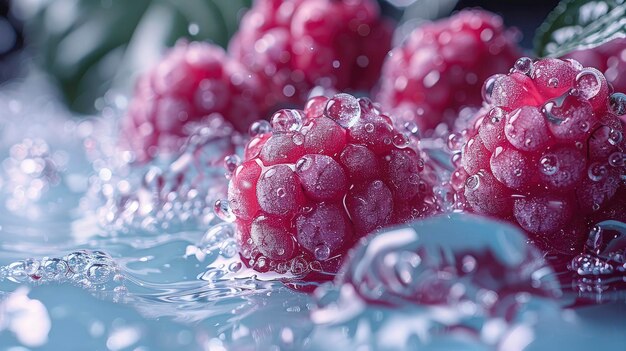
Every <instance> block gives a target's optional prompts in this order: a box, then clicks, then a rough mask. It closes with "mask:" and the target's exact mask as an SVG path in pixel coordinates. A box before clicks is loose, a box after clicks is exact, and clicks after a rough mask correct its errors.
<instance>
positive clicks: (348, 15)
mask: <svg viewBox="0 0 626 351" xmlns="http://www.w3.org/2000/svg"><path fill="white" fill-rule="evenodd" d="M392 31H393V26H392V25H391V24H390V23H388V22H387V21H386V20H384V19H382V18H381V17H380V13H379V8H378V5H377V4H376V2H375V1H373V0H350V1H347V0H346V1H339V0H308V1H303V0H287V1H283V0H257V1H255V3H254V5H253V6H252V9H251V10H250V11H249V12H248V13H246V15H245V16H244V17H243V19H242V21H241V25H240V29H239V31H238V32H237V33H236V34H235V36H234V37H233V38H232V40H231V42H230V45H229V52H231V53H232V55H233V56H234V57H236V58H238V59H239V60H240V61H241V62H242V63H244V64H245V65H246V66H247V67H250V68H251V69H252V70H253V71H255V72H258V73H259V76H262V77H265V79H266V80H267V84H268V88H269V92H270V94H268V95H267V97H266V102H267V103H268V105H274V104H281V103H283V104H284V103H285V102H291V103H295V104H303V103H304V102H305V101H306V98H307V95H308V92H309V90H310V89H311V88H313V87H314V86H316V85H318V86H322V87H325V88H334V89H338V90H369V89H371V88H372V86H373V85H374V84H375V83H376V81H377V80H378V76H379V75H380V68H381V66H382V62H383V60H384V58H385V55H386V54H387V51H388V50H389V49H390V47H391V35H392Z"/></svg>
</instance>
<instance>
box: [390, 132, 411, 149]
mask: <svg viewBox="0 0 626 351" xmlns="http://www.w3.org/2000/svg"><path fill="white" fill-rule="evenodd" d="M393 145H395V146H396V147H397V148H399V149H404V148H405V147H407V146H409V138H408V137H407V136H406V135H404V134H401V133H398V134H396V135H394V136H393Z"/></svg>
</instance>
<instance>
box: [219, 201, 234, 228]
mask: <svg viewBox="0 0 626 351" xmlns="http://www.w3.org/2000/svg"><path fill="white" fill-rule="evenodd" d="M213 211H214V212H215V214H216V215H217V216H218V217H219V218H220V219H221V220H223V221H225V222H229V223H232V222H234V221H235V219H237V218H236V217H235V214H234V213H233V212H232V211H231V209H230V205H229V203H228V200H223V199H222V200H217V201H215V204H214V205H213Z"/></svg>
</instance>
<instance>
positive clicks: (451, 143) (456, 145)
mask: <svg viewBox="0 0 626 351" xmlns="http://www.w3.org/2000/svg"><path fill="white" fill-rule="evenodd" d="M462 140H463V138H462V137H461V134H459V133H451V134H450V135H448V143H447V145H448V149H449V150H450V151H459V150H461V147H463V142H462Z"/></svg>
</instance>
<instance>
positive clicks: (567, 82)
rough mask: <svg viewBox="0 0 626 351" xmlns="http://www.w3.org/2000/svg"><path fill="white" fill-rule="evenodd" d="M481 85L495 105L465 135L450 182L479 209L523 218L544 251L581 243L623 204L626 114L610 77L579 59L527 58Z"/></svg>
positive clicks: (565, 249)
mask: <svg viewBox="0 0 626 351" xmlns="http://www.w3.org/2000/svg"><path fill="white" fill-rule="evenodd" d="M483 90H484V91H486V92H488V93H487V94H486V96H485V100H486V101H485V102H486V103H487V105H488V106H487V108H486V109H483V110H481V112H480V114H479V117H478V118H477V120H476V121H475V123H474V126H475V127H472V128H470V129H469V130H466V131H465V132H464V133H465V134H466V137H467V140H468V141H467V142H466V143H465V144H464V145H463V148H462V150H461V154H462V156H461V160H460V162H459V163H460V167H459V169H457V172H455V173H454V175H453V177H454V179H453V181H452V182H453V184H452V185H453V186H455V187H456V188H457V189H458V190H459V192H460V194H459V196H460V197H461V198H462V199H464V201H465V203H466V205H467V206H468V207H469V209H470V210H471V211H474V212H477V213H480V214H484V215H489V216H493V217H498V218H501V219H506V220H510V221H512V222H514V223H517V224H518V225H519V226H520V227H522V228H523V229H524V230H526V231H527V232H528V233H529V234H530V236H531V238H532V239H533V240H535V241H537V242H538V243H539V244H541V245H544V248H547V249H551V250H554V251H556V252H561V253H571V250H573V249H580V248H581V245H582V243H583V242H584V240H585V239H586V237H587V234H586V233H587V232H588V229H590V228H591V227H592V226H593V225H594V224H595V223H596V222H597V221H598V220H602V219H610V218H609V217H606V216H605V215H603V214H606V213H609V212H608V211H607V208H609V207H611V208H617V207H615V206H614V205H613V204H614V203H615V202H616V201H618V202H619V201H621V202H623V199H619V198H618V197H617V195H616V194H617V192H618V190H619V188H620V187H621V188H625V186H624V185H623V184H622V180H621V179H622V177H623V176H624V174H625V170H626V169H625V168H624V157H625V155H626V154H625V151H626V143H625V142H624V140H623V137H622V133H623V125H622V123H621V122H620V119H619V116H618V113H623V111H618V110H615V109H614V108H611V107H610V102H611V101H612V100H611V97H610V96H609V88H608V85H607V81H606V79H605V77H604V76H603V75H602V73H600V72H599V71H598V70H596V69H594V68H583V67H582V66H581V65H580V64H579V63H578V62H576V61H573V60H571V61H567V60H560V59H551V58H548V59H542V60H538V61H535V62H532V60H530V59H529V58H521V59H519V60H518V61H517V62H516V63H515V66H514V68H513V70H512V71H511V73H509V74H508V75H496V76H495V77H494V78H493V79H488V80H487V81H486V83H485V87H484V88H483ZM485 111H488V112H485ZM463 179H465V182H464V183H463ZM614 212H615V211H613V212H611V213H614ZM623 215H624V214H622V215H621V216H622V217H623Z"/></svg>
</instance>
